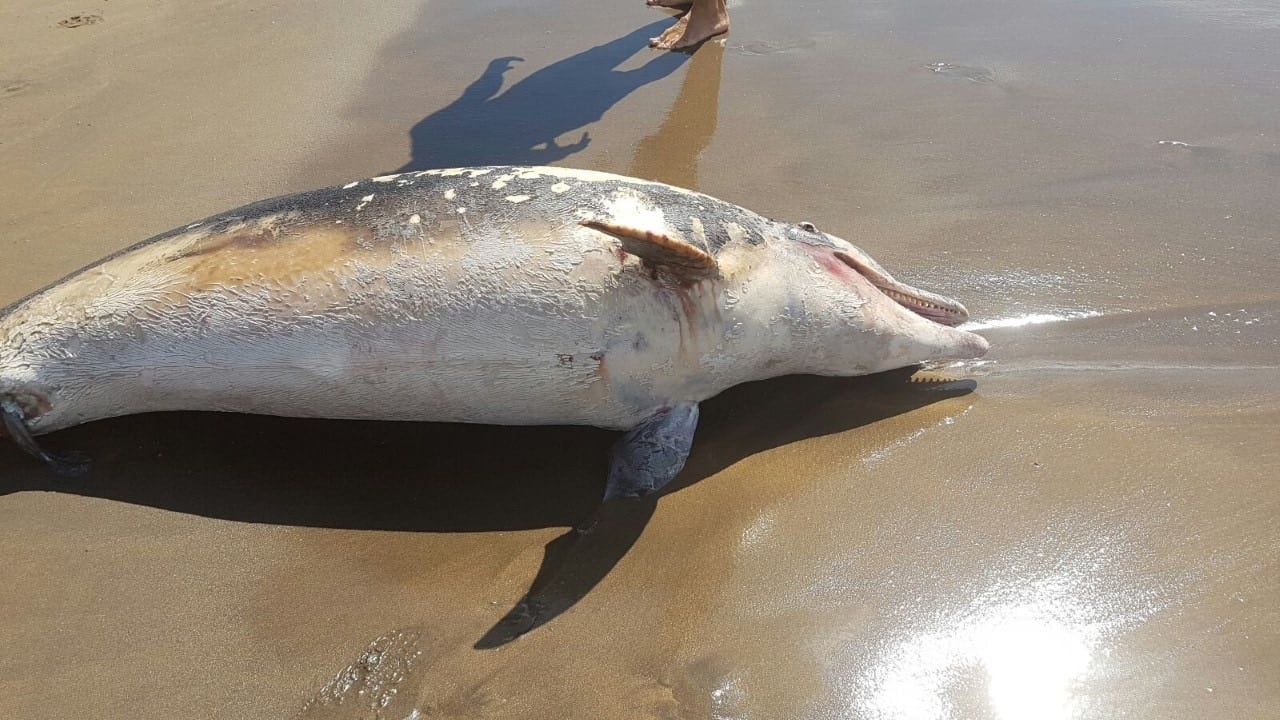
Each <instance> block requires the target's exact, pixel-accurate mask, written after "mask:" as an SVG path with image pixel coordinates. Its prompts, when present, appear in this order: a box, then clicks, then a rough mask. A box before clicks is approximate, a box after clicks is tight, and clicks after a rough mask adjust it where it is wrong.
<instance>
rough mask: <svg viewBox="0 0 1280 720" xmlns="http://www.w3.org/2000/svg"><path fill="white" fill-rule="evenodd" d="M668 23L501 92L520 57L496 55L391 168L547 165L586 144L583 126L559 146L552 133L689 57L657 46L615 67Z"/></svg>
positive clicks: (587, 119)
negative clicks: (635, 62)
mask: <svg viewBox="0 0 1280 720" xmlns="http://www.w3.org/2000/svg"><path fill="white" fill-rule="evenodd" d="M668 24H670V23H669V22H667V21H659V22H655V23H651V24H649V25H646V26H644V27H642V28H639V29H638V30H635V31H634V32H631V33H628V34H627V35H624V36H622V37H620V38H618V39H616V40H611V41H610V42H607V43H605V44H603V45H599V46H597V47H593V48H591V49H589V50H584V51H583V52H580V53H578V54H577V55H573V56H570V57H568V58H565V59H564V60H560V61H558V62H555V63H552V64H551V65H548V66H546V67H544V68H542V69H541V70H537V71H535V72H534V73H532V74H531V75H529V76H528V77H526V78H524V79H523V80H521V81H519V82H517V83H516V84H514V85H512V86H511V87H509V88H507V89H506V90H505V91H503V92H501V93H500V92H499V90H501V88H502V83H503V79H504V77H505V74H506V72H507V71H508V70H510V69H511V68H512V67H513V66H514V64H515V63H518V62H522V61H523V59H522V58H518V57H500V58H496V59H494V60H492V61H490V63H489V66H488V67H487V68H486V69H485V71H484V72H483V73H482V74H481V75H480V77H479V78H477V79H476V80H475V81H474V82H472V83H471V85H469V86H468V87H467V89H466V90H464V91H463V93H462V96H461V97H459V98H458V99H457V100H455V101H453V102H452V103H450V104H449V105H448V106H446V107H444V108H442V109H440V110H438V111H436V112H434V113H432V114H430V115H428V116H427V117H425V118H423V119H422V121H421V122H419V123H418V124H416V125H414V126H413V129H411V130H410V131H409V138H410V141H411V143H412V149H411V152H412V156H411V158H412V159H410V160H409V162H408V163H406V164H405V165H404V166H403V167H400V168H399V169H398V170H397V172H409V171H414V170H425V169H428V168H447V167H465V166H471V165H550V164H552V163H554V162H557V161H559V160H563V159H564V158H566V157H568V156H569V155H572V154H573V153H576V152H578V151H580V150H582V149H584V148H585V147H587V144H588V143H590V142H591V138H590V136H589V134H588V133H586V132H582V133H581V134H580V135H579V137H577V138H576V139H574V140H572V141H571V142H569V143H567V144H565V145H560V144H557V140H556V139H557V138H558V137H560V136H562V135H564V134H566V133H572V132H574V131H576V130H579V129H580V128H583V127H585V126H587V125H589V124H591V123H593V122H596V121H597V120H599V119H600V118H602V117H603V116H604V114H605V112H607V111H608V110H609V108H611V107H613V106H614V105H616V104H617V103H618V102H619V101H620V100H622V99H623V98H624V97H626V96H627V95H629V94H631V93H632V92H634V91H635V90H637V89H638V88H640V87H643V86H644V85H647V84H649V83H651V82H654V81H656V80H661V79H662V78H664V77H666V76H668V75H670V74H671V73H672V72H674V71H675V70H676V69H677V68H679V67H680V66H681V65H682V64H684V63H685V62H686V61H687V60H688V59H689V56H688V55H687V54H684V53H674V52H662V53H659V54H657V56H656V57H654V58H653V59H652V60H649V61H648V62H646V63H645V64H644V65H642V66H640V67H638V68H636V69H634V70H626V71H621V70H617V69H615V68H617V66H618V65H620V64H622V63H623V62H624V61H626V60H627V59H628V58H630V57H631V56H633V55H635V54H636V52H637V51H638V50H641V49H645V48H647V45H648V38H650V37H652V36H653V35H656V34H658V33H659V32H661V31H662V29H663V28H664V27H665V26H666V25H668Z"/></svg>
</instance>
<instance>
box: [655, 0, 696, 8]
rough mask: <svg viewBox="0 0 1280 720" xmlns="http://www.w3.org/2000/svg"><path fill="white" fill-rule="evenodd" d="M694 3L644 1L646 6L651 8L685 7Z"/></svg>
mask: <svg viewBox="0 0 1280 720" xmlns="http://www.w3.org/2000/svg"><path fill="white" fill-rule="evenodd" d="M692 2H693V0H644V4H645V5H648V6H649V7H684V6H685V5H689V4H691V3H692Z"/></svg>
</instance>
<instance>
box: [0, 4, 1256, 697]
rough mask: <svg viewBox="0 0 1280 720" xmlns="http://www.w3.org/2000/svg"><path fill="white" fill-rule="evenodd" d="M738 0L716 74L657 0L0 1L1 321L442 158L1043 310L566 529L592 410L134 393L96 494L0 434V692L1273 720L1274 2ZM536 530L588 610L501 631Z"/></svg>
mask: <svg viewBox="0 0 1280 720" xmlns="http://www.w3.org/2000/svg"><path fill="white" fill-rule="evenodd" d="M731 12H732V13H733V22H734V27H733V31H732V34H731V35H730V36H729V38H728V41H727V43H726V46H725V47H719V46H714V45H712V46H707V47H704V48H703V49H702V50H701V51H699V52H698V53H697V54H695V55H694V56H693V57H692V58H691V59H689V58H686V57H684V56H667V55H662V54H655V53H650V52H649V51H647V50H644V49H643V45H644V42H643V40H644V38H645V37H648V35H649V34H656V29H657V27H661V24H659V25H658V26H655V28H653V29H652V30H654V31H653V32H650V31H649V30H650V29H648V28H645V26H646V25H647V24H649V23H653V22H655V21H659V20H661V21H663V22H664V23H665V22H669V20H666V19H665V16H664V14H663V13H661V12H660V11H655V10H650V9H647V8H645V7H643V3H642V2H640V0H628V2H622V1H621V0H618V1H617V2H614V1H612V0H611V1H610V2H607V3H605V2H588V1H587V0H547V1H546V2H538V3H515V2H509V1H507V0H485V1H483V2H471V3H444V2H439V3H435V4H430V3H424V2H421V1H419V2H410V1H409V0H383V1H382V2H378V3H342V2H331V1H328V0H326V1H324V2H312V3H285V2H270V1H263V2H239V1H235V0H232V1H228V2H219V3H197V2H178V1H175V0H170V1H168V2H159V1H157V0H149V1H148V0H111V1H110V2H109V3H108V2H98V0H91V1H90V2H88V3H71V2H63V1H62V0H57V1H54V2H47V3H39V4H32V3H26V2H15V1H11V0H6V1H3V2H0V189H2V190H3V197H4V198H5V202H4V203H3V205H2V206H0V303H8V302H10V301H12V300H15V299H17V298H19V297H21V296H23V295H25V294H26V293H27V292H29V291H31V290H34V289H35V288H38V287H40V286H42V285H44V284H46V283H48V282H51V281H53V280H56V279H57V278H58V277H60V276H62V275H64V274H66V273H68V272H70V271H72V270H74V269H76V268H78V267H80V266H81V265H83V264H85V263H87V262H89V261H92V260H94V259H96V258H97V257H99V256H101V255H103V254H105V253H107V252H109V251H112V250H115V249H117V248H119V247H122V246H124V245H126V244H128V243H131V242H133V241H135V240H138V239H141V238H143V237H146V236H149V235H151V234H154V233H156V232H159V231H162V230H165V229H168V228H169V227H173V226H176V225H178V224H180V223H183V222H186V221H190V220H192V219H195V218H199V217H202V216H204V215H207V214H209V213H212V212H216V211H219V210H222V209H226V208H230V207H234V206H235V205H238V204H240V203H243V202H246V201H250V200H253V199H257V198H260V197H265V196H269V195H275V194H281V193H284V192H291V191H295V190H301V189H305V188H311V187H319V186H323V185H329V184H333V183H337V182H343V181H346V180H348V179H353V178H359V177H365V176H369V175H374V174H380V173H383V172H386V171H389V170H394V169H397V168H400V167H406V166H408V167H413V166H417V167H425V166H429V165H432V164H438V163H439V162H441V159H442V158H447V159H453V158H461V159H464V160H468V161H474V162H508V161H510V162H537V161H546V162H555V163H559V164H565V165H572V166H580V167H588V168H595V169H600V170H607V171H614V172H624V173H634V174H641V175H646V176H650V177H656V178H658V179H662V180H666V181H669V182H677V183H680V184H684V185H689V186H693V187H697V188H699V189H701V190H703V191H706V192H710V193H712V194H715V195H718V196H721V197H723V198H725V199H727V200H730V201H733V202H737V203H739V204H742V205H744V206H747V207H751V208H752V209H755V210H757V211H759V212H762V213H764V214H767V215H772V216H775V217H780V218H789V219H793V220H812V221H814V222H816V223H818V224H819V226H821V227H823V228H824V229H826V230H828V231H830V232H833V233H835V234H838V235H842V236H844V237H846V238H848V239H850V240H851V241H853V242H855V243H857V244H859V245H862V246H863V247H865V248H867V249H868V250H869V251H870V252H871V253H872V254H873V255H874V256H875V257H876V258H877V259H878V260H880V261H881V262H883V263H884V264H885V265H886V266H887V267H889V268H890V269H892V270H893V271H894V272H895V273H896V274H898V275H900V276H902V277H904V278H906V279H907V280H909V281H915V282H919V283H920V284H922V285H924V286H925V287H930V288H934V289H937V290H939V291H942V292H945V293H948V294H952V295H955V296H958V297H960V298H961V299H962V300H963V301H964V302H965V303H966V304H967V305H968V306H969V308H970V309H971V310H972V311H973V312H974V315H975V320H976V321H979V322H985V323H991V322H992V321H998V320H1007V319H1010V318H1013V319H1015V322H1012V323H1006V324H1005V325H1006V326H1003V327H991V328H989V329H988V330H984V331H983V332H984V333H985V334H986V335H987V336H988V337H989V338H990V339H991V340H992V342H993V345H994V348H993V350H992V353H991V355H990V356H989V358H988V359H987V361H986V362H983V363H979V364H971V365H968V366H964V367H961V368H953V369H951V370H949V371H948V372H949V373H950V374H952V375H954V376H964V377H967V378H968V379H967V380H966V381H964V382H950V383H946V382H944V383H932V384H929V383H912V382H908V381H907V379H906V374H904V373H895V374H891V375H888V376H881V377H873V378H859V379H853V380H832V379H816V378H786V379H782V380H778V381H773V382H767V383H760V384H756V385H751V386H745V387H742V388H738V389H736V390H734V391H731V392H729V393H726V394H725V395H724V396H722V397H721V398H718V399H716V400H714V401H712V402H708V403H707V404H706V407H705V410H704V419H703V421H702V424H701V427H700V429H699V433H698V438H697V444H696V447H695V451H694V454H693V457H692V458H691V460H690V463H689V466H688V469H687V470H686V472H685V473H684V474H683V475H682V478H681V480H680V485H681V487H680V488H679V489H678V490H677V491H675V492H672V493H670V494H667V495H666V496H664V497H662V498H661V499H660V500H658V501H656V502H651V503H643V504H638V505H636V506H634V507H631V508H628V509H627V510H626V511H624V512H622V513H620V514H619V515H618V516H617V517H612V518H607V519H605V521H604V522H602V524H601V526H600V527H598V528H597V530H596V531H595V532H594V533H592V534H591V535H588V536H582V537H577V538H575V537H574V536H573V535H572V534H569V535H566V530H567V529H568V528H569V527H570V526H572V525H573V524H574V523H577V522H580V521H581V520H582V519H583V518H584V517H586V515H587V514H588V513H589V512H590V510H591V508H592V506H593V504H594V502H595V500H596V498H597V497H598V496H599V493H600V492H601V490H602V474H603V470H604V467H603V458H604V453H605V450H606V449H607V447H608V445H609V443H610V442H611V441H612V439H613V436H612V435H611V434H609V433H606V432H602V431H596V430H590V429H564V428H540V429H524V428H478V427H458V426H434V425H427V426H420V425H411V424H402V425H395V424H392V425H387V424H378V423H326V422H303V421H294V420H284V419H273V418H246V417H236V416H205V415H198V414H179V415H175V416H166V417H159V416H149V417H138V418H124V419H120V420H112V421H106V422H100V423H96V424H93V425H91V426H87V427H82V428H77V429H73V430H70V431H66V432H63V433H59V434H57V435H54V436H52V437H51V438H50V439H49V444H50V445H51V446H54V447H58V448H77V449H81V450H84V451H86V452H88V453H89V454H91V455H92V456H93V457H94V458H95V460H96V463H97V465H96V467H97V470H96V474H95V475H94V477H92V478H91V479H88V480H84V481H74V482H73V481H59V480H55V479H52V478H50V477H49V476H48V475H47V474H46V473H44V472H43V470H42V469H41V468H39V467H37V466H35V465H34V464H33V463H32V462H31V461H30V460H29V459H27V458H25V457H24V456H22V455H20V454H19V453H18V452H17V450H16V449H13V448H0V492H3V493H4V494H3V495H0V556H2V557H4V558H5V562H4V565H5V567H6V573H5V575H4V579H5V582H4V583H3V586H0V716H2V717H7V718H32V719H45V718H49V719H53V718H71V717H95V718H131V719H132V718H174V717H216V718H290V717H295V716H299V717H302V718H306V719H307V720H317V719H321V718H324V719H339V718H343V719H345V718H375V717H376V718H384V719H386V720H402V719H403V718H420V717H458V718H462V717H468V718H470V717H495V718H497V717H513V718H514V717H521V718H524V717H566V718H603V717H607V718H613V717H618V718H643V717H658V718H694V717H703V718H708V717H717V718H746V717H753V718H794V717H802V718H877V719H879V718H885V719H888V718H906V719H912V720H914V719H916V718H979V717H991V718H1009V719H1011V718H1038V719H1052V718H1071V717H1089V718H1094V717H1096V718H1114V717H1120V716H1125V717H1133V718H1175V717H1205V718H1208V717H1213V718H1239V717H1274V716H1276V715H1277V714H1280V683H1277V681H1276V678H1277V677H1280V599H1278V598H1280V561H1278V560H1277V558H1278V557H1280V529H1278V526H1277V522H1276V519H1275V518H1276V517H1277V514H1278V513H1280V391H1277V385H1278V384H1280V369H1278V368H1280V285H1278V283H1277V281H1276V278H1277V277H1278V276H1280V252H1278V247H1277V246H1278V244H1280V203H1278V202H1276V196H1277V190H1276V189H1277V188H1280V43H1277V42H1276V41H1275V32H1276V28H1277V27H1280V13H1278V12H1276V11H1275V10H1272V9H1269V8H1268V7H1267V6H1266V5H1265V4H1263V3H1252V4H1250V3H1240V2H1236V0H1212V1H1205V2H1172V1H1168V2H1163V1H1161V2H1149V3H1147V2H1137V1H1136V0H1134V1H1130V2H1123V3H1096V4H1090V5H1087V6H1086V5H1083V4H1080V3H1071V2H1066V0H1062V1H1057V2H1055V1H1050V0H1031V1H1030V2H1026V3H1020V4H1018V5H1017V7H1016V8H1015V7H1013V6H1010V5H1009V4H1008V3H998V2H979V3H951V2H944V1H943V0H911V1H909V2H900V3H886V2H868V3H844V2H839V1H837V0H815V2H812V3H780V2H763V1H757V0H751V1H750V2H744V3H741V4H739V5H738V6H736V7H734V8H732V10H731ZM86 13H98V14H101V16H102V18H103V21H102V22H99V23H94V24H89V25H84V26H81V27H76V28H64V27H60V26H59V25H58V22H59V21H60V20H62V19H64V18H67V17H70V16H73V15H79V14H86ZM610 41H616V42H613V43H610ZM595 46H602V47H600V48H597V49H596V50H595V51H594V52H591V53H588V54H583V53H586V52H587V51H589V50H590V49H591V48H593V47H595ZM633 48H634V49H633ZM505 56H520V57H522V58H523V60H522V61H509V62H500V63H497V64H495V65H492V66H491V65H490V61H492V60H494V59H495V58H502V57H505ZM486 68H490V70H489V72H488V73H487V74H486ZM615 68H618V69H616V70H615ZM504 69H505V72H504ZM478 80H479V82H478V84H477V85H476V86H475V93H476V95H475V96H474V97H473V96H471V95H466V94H464V89H466V88H467V87H468V85H471V84H472V83H473V82H477V81H478ZM499 80H503V81H505V84H504V85H503V86H502V87H503V88H504V90H502V91H500V92H499V91H497V89H496V88H497V85H496V84H495V83H496V82H497V81H499ZM486 82H487V83H489V84H491V85H493V87H491V88H484V87H483V85H484V84H485V83H486ZM482 91H483V92H482ZM486 93H487V94H486ZM480 95H483V97H480ZM584 132H586V133H588V136H587V137H586V138H583V133H584ZM557 138H558V142H557ZM548 142H551V143H552V144H551V145H540V143H548ZM1037 314H1039V315H1045V316H1049V317H1057V318H1071V319H1060V320H1059V321H1056V322H1047V323H1042V324H1022V325H1018V324H1016V319H1018V318H1022V319H1026V318H1027V317H1028V316H1032V315H1037ZM558 538H567V539H559V540H558ZM544 546H548V547H549V553H550V558H551V559H550V562H549V566H550V567H552V568H553V569H557V572H556V573H553V576H552V577H548V576H543V577H542V578H540V579H539V581H538V583H536V584H535V587H534V590H533V597H532V599H531V603H532V606H533V607H534V608H535V609H536V610H539V611H541V612H543V613H544V614H555V613H559V614H558V615H557V616H555V617H553V618H552V619H551V620H550V622H547V623H545V624H542V625H541V626H539V627H535V628H534V629H533V630H532V631H531V632H529V633H527V634H525V635H523V636H521V637H519V638H517V639H515V640H513V641H510V636H511V634H512V631H513V630H521V629H527V628H528V627H529V625H530V624H533V623H530V622H529V620H528V618H527V617H522V616H521V614H520V612H519V611H517V612H515V613H512V617H511V619H510V620H509V622H505V623H504V622H501V621H502V619H503V618H504V617H506V616H508V615H509V613H510V612H511V611H512V609H513V607H517V608H518V607H527V605H526V606H518V605H517V604H518V603H519V601H520V600H521V598H522V597H524V596H525V594H526V592H527V591H529V590H530V584H531V583H532V582H533V580H534V578H535V576H536V575H538V572H539V568H540V567H541V566H542V565H543V554H544ZM484 639H487V642H486V640H484ZM489 644H493V645H497V647H495V648H492V649H477V645H481V646H484V645H489ZM415 713H416V714H415Z"/></svg>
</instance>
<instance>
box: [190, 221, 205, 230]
mask: <svg viewBox="0 0 1280 720" xmlns="http://www.w3.org/2000/svg"><path fill="white" fill-rule="evenodd" d="M202 224H203V223H198V222H195V223H191V224H190V225H188V226H187V229H188V230H194V229H196V228H198V227H200V226H201V225H202Z"/></svg>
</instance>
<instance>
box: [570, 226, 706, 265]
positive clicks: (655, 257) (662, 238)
mask: <svg viewBox="0 0 1280 720" xmlns="http://www.w3.org/2000/svg"><path fill="white" fill-rule="evenodd" d="M582 225H583V226H585V227H589V228H591V229H592V230H597V231H599V232H602V233H604V234H606V235H609V236H611V237H613V238H615V239H617V241H618V242H619V243H621V244H622V249H623V250H625V251H627V252H629V253H631V254H632V255H635V256H636V257H638V258H640V259H641V260H644V261H645V262H646V263H648V264H650V265H653V266H655V267H662V268H666V269H667V270H670V271H671V273H672V274H674V275H676V276H677V277H680V278H682V279H686V280H702V279H704V278H708V277H714V276H715V275H717V274H719V271H720V268H719V266H718V265H717V264H716V259H715V258H714V257H712V256H711V254H710V253H708V252H707V251H706V250H703V249H702V248H700V247H698V246H697V245H694V244H693V243H690V242H689V241H687V240H682V239H680V238H677V237H674V236H672V235H671V234H670V233H666V232H655V231H653V230H646V229H644V228H639V227H635V226H633V225H627V224H624V223H618V222H615V221H612V220H583V221H582Z"/></svg>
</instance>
